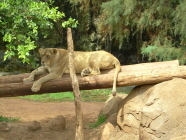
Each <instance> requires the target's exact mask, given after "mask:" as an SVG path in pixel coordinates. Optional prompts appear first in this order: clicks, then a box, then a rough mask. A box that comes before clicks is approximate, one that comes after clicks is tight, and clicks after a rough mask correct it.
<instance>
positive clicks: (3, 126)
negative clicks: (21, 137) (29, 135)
mask: <svg viewBox="0 0 186 140" xmlns="http://www.w3.org/2000/svg"><path fill="white" fill-rule="evenodd" d="M10 130H11V128H10V126H9V125H8V124H7V123H6V122H0V132H7V131H10Z"/></svg>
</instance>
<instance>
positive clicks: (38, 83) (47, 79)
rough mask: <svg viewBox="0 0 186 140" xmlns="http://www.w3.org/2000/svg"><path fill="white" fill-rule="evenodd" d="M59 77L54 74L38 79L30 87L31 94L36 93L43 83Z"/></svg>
mask: <svg viewBox="0 0 186 140" xmlns="http://www.w3.org/2000/svg"><path fill="white" fill-rule="evenodd" d="M60 76H61V75H58V74H56V73H49V74H48V75H46V76H44V77H42V78H40V79H39V80H37V81H36V82H34V84H33V85H32V88H31V90H32V91H33V92H38V91H39V90H40V88H41V86H42V84H43V83H45V82H48V81H50V80H53V79H56V78H59V77H60Z"/></svg>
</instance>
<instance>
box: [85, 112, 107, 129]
mask: <svg viewBox="0 0 186 140" xmlns="http://www.w3.org/2000/svg"><path fill="white" fill-rule="evenodd" d="M106 120H107V119H106V116H104V115H100V116H99V117H98V120H97V122H96V123H93V124H90V125H89V127H90V128H96V127H98V126H99V125H101V124H102V123H104V122H105V121H106Z"/></svg>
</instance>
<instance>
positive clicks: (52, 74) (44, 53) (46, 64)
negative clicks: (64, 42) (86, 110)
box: [23, 48, 121, 96]
mask: <svg viewBox="0 0 186 140" xmlns="http://www.w3.org/2000/svg"><path fill="white" fill-rule="evenodd" d="M39 54H40V56H41V65H42V66H41V67H39V68H37V69H35V70H34V71H32V72H31V74H30V76H29V77H28V78H25V79H23V82H31V81H34V76H35V75H40V74H45V73H48V74H47V75H46V76H44V77H42V78H40V79H39V80H37V81H35V82H34V84H33V86H32V88H31V90H32V91H33V92H37V91H39V90H40V88H41V85H42V84H43V83H45V82H47V81H49V80H53V79H56V78H60V77H61V76H62V75H63V73H69V72H70V70H69V54H68V51H67V50H65V49H56V48H46V49H42V48H41V49H39ZM114 67H115V68H116V70H115V74H114V82H113V90H112V95H113V96H115V95H116V80H117V77H118V73H119V72H120V69H121V66H120V62H119V61H118V59H117V58H116V57H114V56H113V55H112V54H110V53H108V52H106V51H93V52H80V51H74V68H75V72H76V73H81V76H86V75H98V74H100V69H110V68H114Z"/></svg>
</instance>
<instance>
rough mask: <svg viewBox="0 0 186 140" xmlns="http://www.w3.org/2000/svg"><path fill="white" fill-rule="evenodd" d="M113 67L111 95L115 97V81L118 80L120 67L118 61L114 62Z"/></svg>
mask: <svg viewBox="0 0 186 140" xmlns="http://www.w3.org/2000/svg"><path fill="white" fill-rule="evenodd" d="M116 60H117V59H116ZM114 65H115V68H116V69H115V73H114V82H113V88H112V95H113V96H116V82H117V79H118V74H119V72H120V71H121V65H120V62H119V60H117V61H115V64H114Z"/></svg>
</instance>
